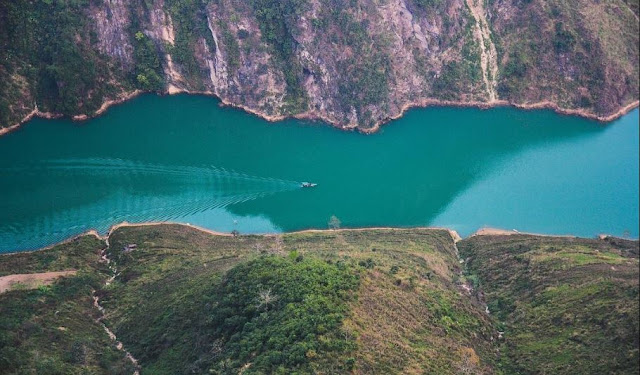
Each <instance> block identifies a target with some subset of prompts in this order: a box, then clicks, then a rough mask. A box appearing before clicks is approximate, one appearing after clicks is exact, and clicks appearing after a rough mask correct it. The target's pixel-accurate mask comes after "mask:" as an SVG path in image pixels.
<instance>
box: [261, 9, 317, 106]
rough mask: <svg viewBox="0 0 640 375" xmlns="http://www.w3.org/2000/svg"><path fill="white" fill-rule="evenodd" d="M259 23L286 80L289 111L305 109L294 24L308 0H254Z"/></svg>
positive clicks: (263, 36)
mask: <svg viewBox="0 0 640 375" xmlns="http://www.w3.org/2000/svg"><path fill="white" fill-rule="evenodd" d="M249 3H250V4H251V7H252V9H253V11H254V13H255V16H256V19H257V20H258V22H259V25H260V32H261V33H262V38H263V40H264V41H265V42H267V43H268V44H269V45H271V46H272V47H273V50H274V52H275V58H276V64H277V65H278V66H280V67H281V69H282V72H283V73H284V78H285V81H286V83H287V102H288V105H289V109H288V111H290V112H292V113H294V112H299V111H302V110H304V109H305V106H306V102H307V99H306V94H305V91H304V90H303V88H302V86H301V81H302V80H301V77H302V67H301V66H300V63H299V62H298V60H297V59H296V58H295V56H294V53H295V48H296V42H295V39H294V38H293V34H292V33H293V32H294V31H295V25H296V23H297V22H298V18H299V17H300V15H301V14H302V11H303V10H304V8H305V5H306V4H307V0H251V1H250V2H249Z"/></svg>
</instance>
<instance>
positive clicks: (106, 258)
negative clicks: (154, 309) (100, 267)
mask: <svg viewBox="0 0 640 375" xmlns="http://www.w3.org/2000/svg"><path fill="white" fill-rule="evenodd" d="M105 241H106V244H107V246H106V247H105V248H104V249H102V251H101V252H100V257H101V261H103V262H105V263H106V264H107V266H108V267H109V270H110V271H111V277H109V279H107V281H106V282H105V286H109V285H110V284H111V283H112V282H113V280H115V278H116V277H117V276H118V270H117V268H116V267H115V266H114V264H113V263H112V262H111V259H109V256H108V254H107V250H108V249H109V237H108V236H107V237H106V239H105ZM93 306H94V307H95V308H97V309H98V310H99V311H100V314H101V317H100V318H98V319H97V321H98V323H100V325H102V328H104V330H105V332H107V335H109V337H110V338H111V340H112V341H114V342H115V344H116V348H117V349H118V350H120V351H122V352H124V354H125V357H126V358H127V359H128V360H129V361H131V363H133V365H134V366H135V368H136V370H135V371H134V372H133V374H134V375H140V365H139V364H138V360H137V359H136V358H135V357H134V356H133V355H132V354H131V353H130V352H129V351H128V350H127V349H125V347H124V344H123V343H122V342H121V341H119V340H118V337H117V336H116V334H115V333H113V331H112V330H110V329H109V327H107V325H106V324H104V322H103V321H102V320H103V319H104V318H105V316H106V314H105V310H104V307H102V306H101V305H100V298H99V297H98V296H97V295H96V291H95V290H94V291H93Z"/></svg>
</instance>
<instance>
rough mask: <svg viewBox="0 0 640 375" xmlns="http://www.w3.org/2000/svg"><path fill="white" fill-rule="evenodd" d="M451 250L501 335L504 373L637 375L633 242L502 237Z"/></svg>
mask: <svg viewBox="0 0 640 375" xmlns="http://www.w3.org/2000/svg"><path fill="white" fill-rule="evenodd" d="M458 246H459V248H460V252H461V255H462V256H463V257H464V258H465V259H466V264H467V267H468V270H467V272H468V274H469V277H470V278H472V279H475V280H478V283H479V287H480V290H481V292H480V293H481V294H482V296H483V297H484V298H486V302H487V304H488V306H489V310H490V311H491V314H492V316H494V317H495V318H496V320H497V322H498V325H499V329H500V330H501V331H504V338H503V340H502V341H501V343H500V351H501V353H502V357H501V361H500V366H501V369H502V370H503V371H504V372H505V373H508V374H540V373H545V374H635V373H637V371H638V365H639V363H638V334H639V330H638V242H637V241H625V240H618V239H611V238H610V239H607V240H604V241H603V240H587V239H577V238H576V239H567V238H552V237H538V236H526V235H510V236H475V237H471V238H469V239H466V240H464V241H462V242H460V243H459V244H458Z"/></svg>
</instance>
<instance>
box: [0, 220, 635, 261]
mask: <svg viewBox="0 0 640 375" xmlns="http://www.w3.org/2000/svg"><path fill="white" fill-rule="evenodd" d="M161 225H177V226H182V227H188V228H191V229H194V230H196V231H199V232H203V233H207V234H209V235H212V236H221V237H233V236H234V235H233V234H232V233H226V232H219V231H214V230H211V229H207V228H204V227H200V226H197V225H193V224H190V223H179V222H173V221H147V222H140V223H130V222H127V221H123V222H121V223H118V224H115V225H112V226H111V227H110V228H109V230H108V231H107V234H105V235H104V236H102V235H100V233H98V231H97V230H95V229H90V230H87V231H85V232H82V233H80V234H76V235H73V236H71V237H69V238H67V239H65V240H62V241H60V242H56V243H54V244H51V245H47V246H44V247H41V248H38V249H32V250H15V251H10V252H5V253H0V257H1V256H5V255H12V254H20V253H31V252H37V251H44V250H49V249H52V248H53V247H55V246H58V245H63V244H66V243H69V242H72V241H75V240H77V239H78V238H81V237H84V236H94V237H96V238H98V239H99V240H102V241H105V243H106V245H107V246H109V238H110V236H111V235H112V234H113V232H115V231H116V230H118V229H119V228H126V227H150V226H161ZM416 229H418V230H444V231H447V232H448V233H449V235H450V236H451V239H452V240H453V242H454V243H457V242H459V241H461V240H466V239H469V238H472V237H477V236H512V235H521V236H535V237H552V238H567V239H576V238H583V239H595V240H601V241H603V240H606V239H607V238H619V239H623V240H627V241H640V239H638V238H622V237H617V236H613V235H609V234H604V233H601V234H598V235H597V236H595V237H580V236H574V235H558V234H545V233H533V232H520V231H517V230H514V229H511V230H509V229H501V228H491V227H483V228H479V229H478V230H476V231H475V232H473V233H472V234H470V235H468V236H466V237H462V236H460V235H459V234H458V232H457V231H455V230H454V229H451V228H446V227H437V226H434V227H431V226H417V227H358V228H338V229H301V230H297V231H291V232H280V233H246V234H242V233H241V234H240V236H278V235H288V234H304V233H331V232H335V233H340V232H363V231H371V230H378V231H381V230H386V231H406V230H416Z"/></svg>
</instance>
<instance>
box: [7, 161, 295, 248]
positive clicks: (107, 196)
mask: <svg viewBox="0 0 640 375" xmlns="http://www.w3.org/2000/svg"><path fill="white" fill-rule="evenodd" d="M35 175H37V176H39V177H40V178H39V179H38V181H40V183H41V184H42V181H43V179H42V177H43V176H45V177H46V178H45V181H46V183H45V184H44V185H46V186H36V187H32V186H29V181H31V178H33V176H35ZM30 177H31V178H30ZM4 178H12V179H14V183H12V184H11V186H16V185H17V184H15V179H21V178H22V179H24V184H23V186H25V187H26V188H29V189H38V191H39V192H40V193H39V194H34V196H37V197H38V198H34V199H37V201H29V202H25V201H24V199H22V200H20V199H19V197H20V196H21V195H22V196H24V192H20V191H11V190H10V188H8V189H5V188H4V187H3V186H2V182H1V181H0V188H2V191H3V194H4V196H3V198H2V201H0V252H6V251H11V250H16V249H33V248H39V247H42V246H46V245H48V244H51V243H55V242H58V241H61V240H63V239H65V238H68V237H71V236H73V235H76V234H79V233H82V232H84V231H86V230H89V229H96V230H98V231H99V232H101V233H105V232H106V231H107V230H108V229H109V228H110V227H111V226H112V225H114V224H117V223H120V222H123V221H128V222H133V223H135V222H148V221H154V222H162V221H182V220H184V219H185V218H188V217H190V216H193V215H196V214H198V213H202V212H206V211H212V210H221V209H224V208H226V207H228V206H231V205H237V204H241V203H244V202H248V201H252V200H256V199H259V198H263V197H266V196H269V195H273V194H276V193H280V192H285V191H291V190H295V189H298V188H299V187H300V186H301V182H298V181H291V180H286V179H280V178H273V177H260V176H254V175H250V174H246V173H242V172H238V171H234V170H230V169H226V168H221V167H216V166H179V165H162V164H155V163H147V162H137V161H130V160H122V159H65V160H51V161H47V162H44V163H40V164H39V165H38V166H36V167H29V166H16V167H11V168H4V169H1V170H0V180H2V179H4ZM14 190H16V189H15V188H14ZM43 190H45V192H46V193H45V194H42V191H43ZM14 198H15V199H14ZM61 202H74V204H68V203H66V205H63V203H61ZM25 207H27V208H26V210H27V211H28V212H25Z"/></svg>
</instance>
